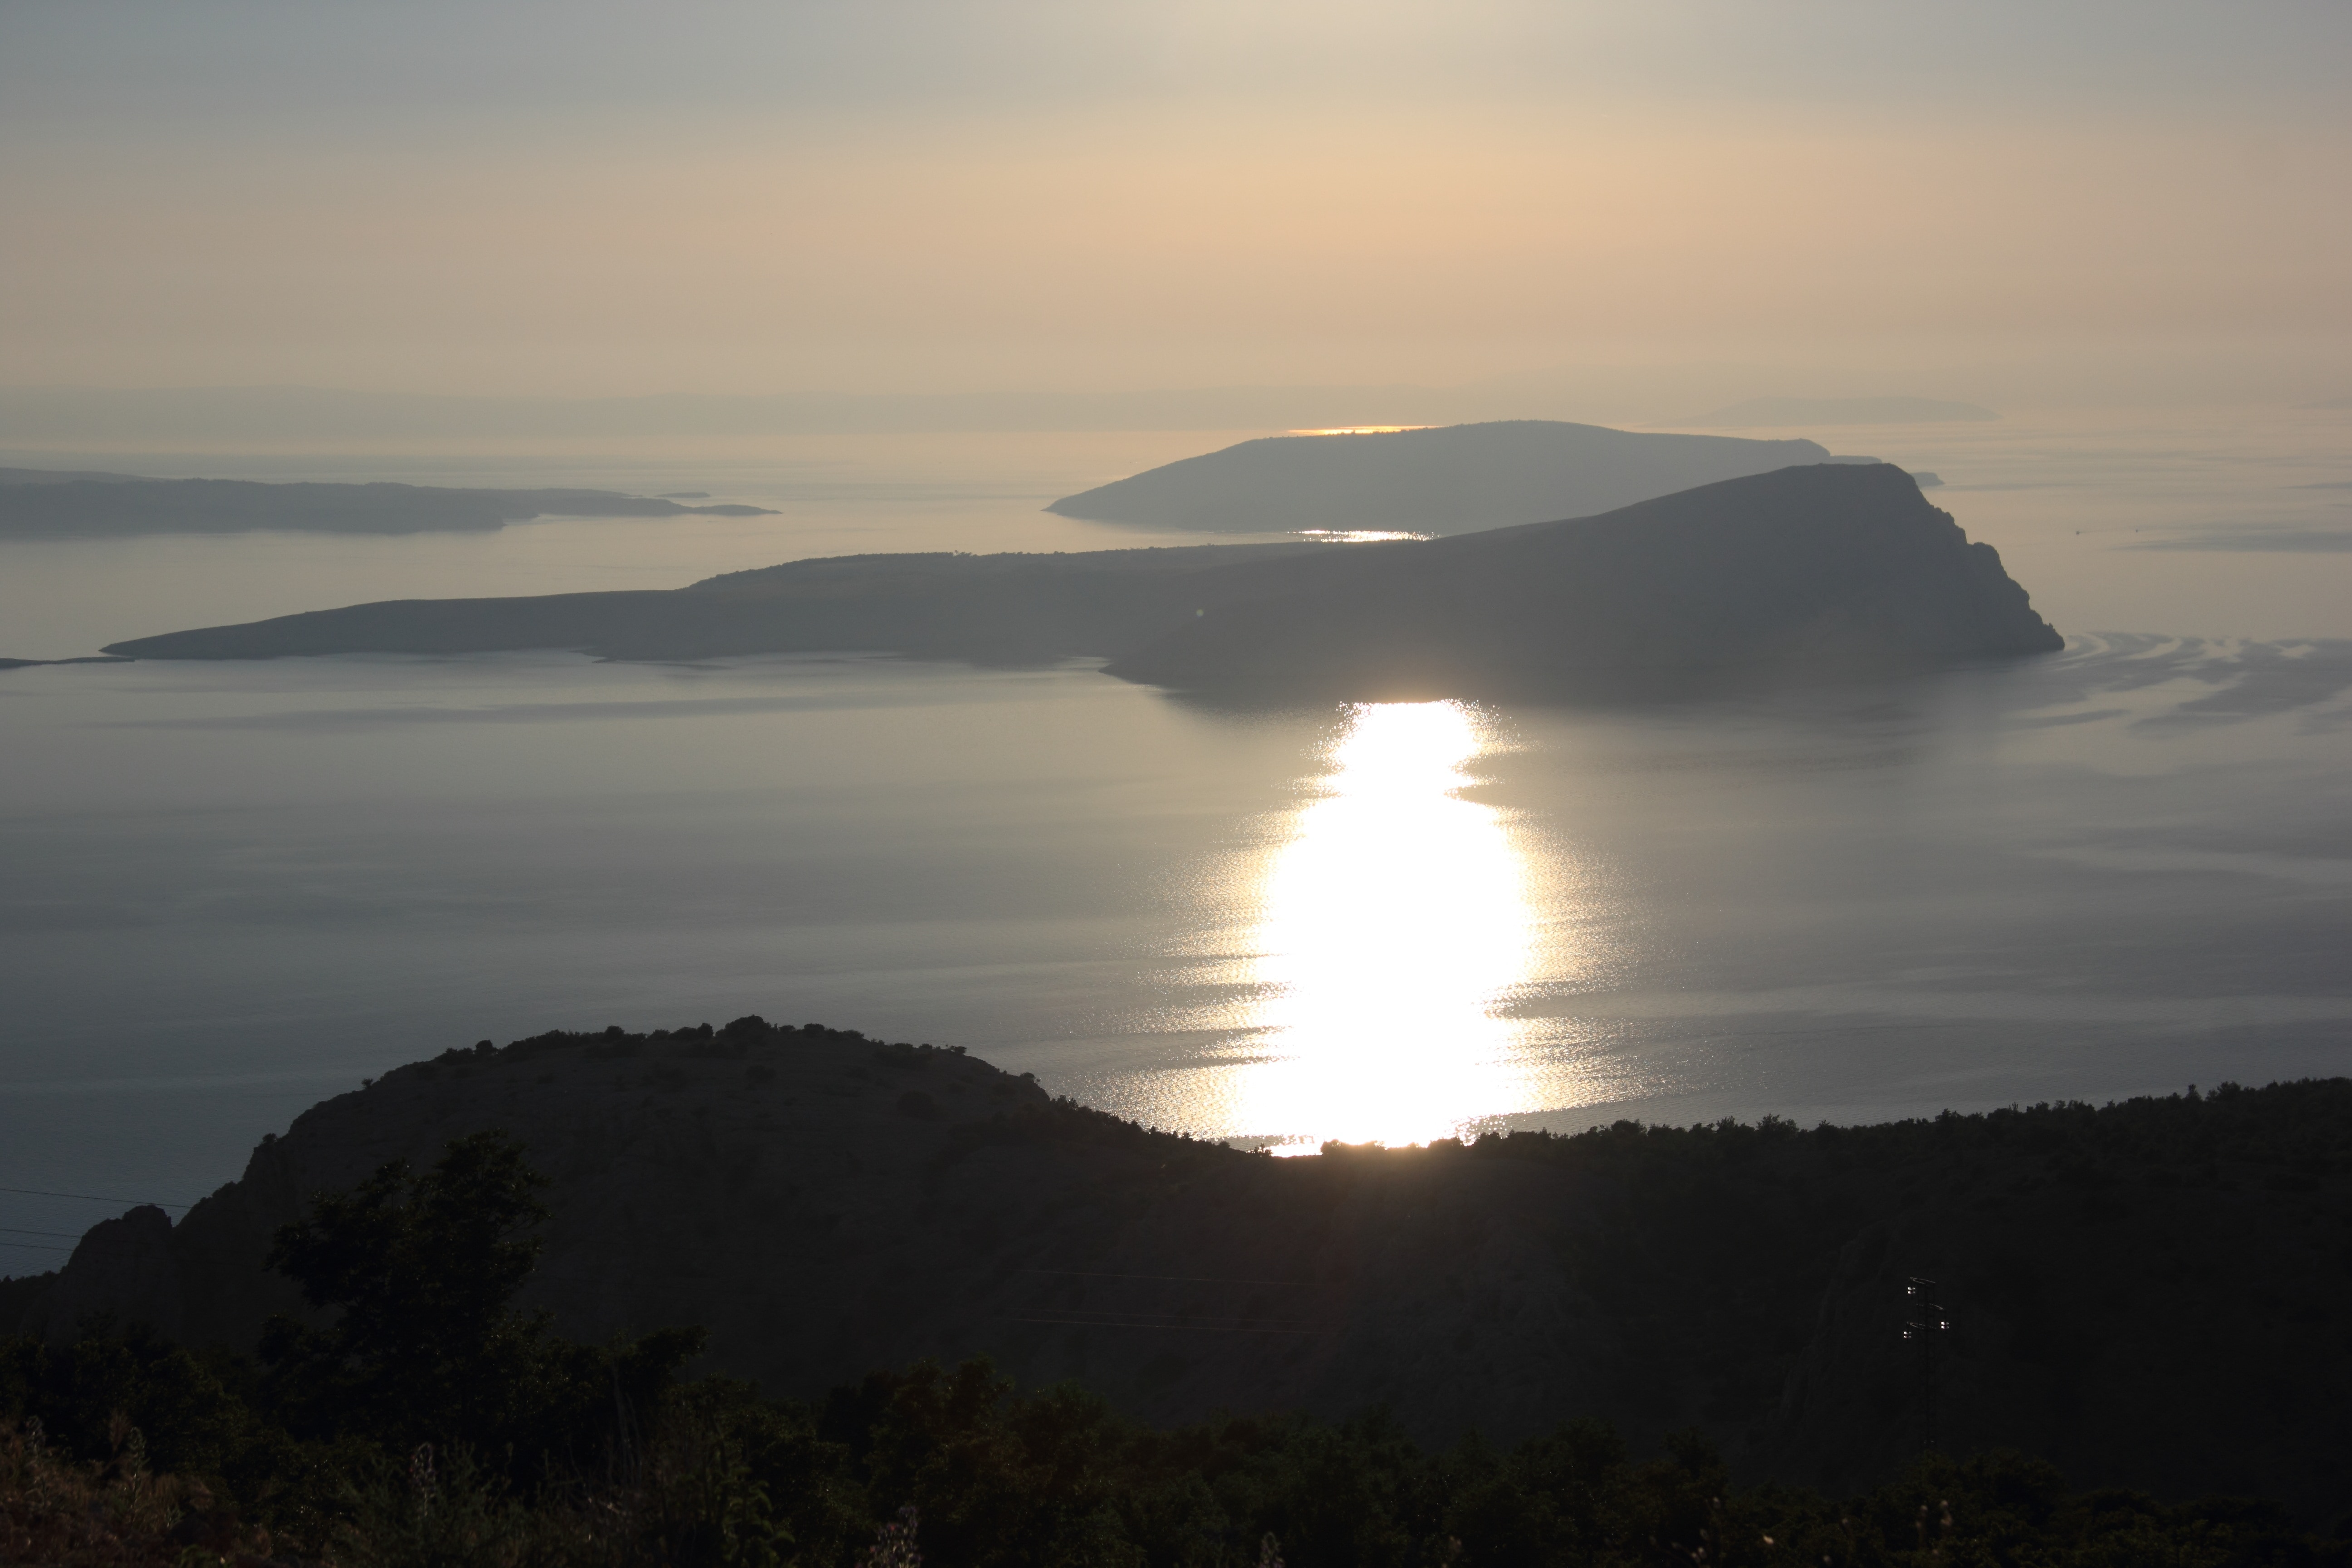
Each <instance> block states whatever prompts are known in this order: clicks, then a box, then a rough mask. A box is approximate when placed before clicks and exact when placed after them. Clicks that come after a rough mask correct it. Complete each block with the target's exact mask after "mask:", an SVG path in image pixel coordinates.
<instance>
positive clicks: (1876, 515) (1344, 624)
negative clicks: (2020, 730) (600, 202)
mask: <svg viewBox="0 0 2352 1568" xmlns="http://www.w3.org/2000/svg"><path fill="white" fill-rule="evenodd" d="M2061 646H2063V641H2062V639H2061V638H2060V637H2059V636H2058V634H2057V633H2056V632H2055V631H2053V630H2052V629H2051V627H2050V626H2049V625H2048V624H2047V623H2046V622H2044V621H2043V620H2042V618H2041V617H2040V616H2037V615H2035V614H2034V613H2033V610H2032V606H2031V605H2030V604H2029V603H2028V600H2027V596H2026V593H2025V590H2024V589H2022V588H2021V587H2020V586H2018V584H2015V583H2014V582H2012V581H2011V579H2010V578H2009V576H2008V574H2006V573H2005V572H2004V571H2003V570H2002V569H2001V565H2000V557H1999V556H1998V555H1997V554H1996V553H1995V552H1993V550H1992V549H1991V548H1990V546H1988V545H1984V544H1971V543H1969V541H1968V539H1967V537H1966V535H1965V534H1963V533H1962V532H1961V531H1960V529H1959V527H1958V525H1957V524H1956V523H1955V522H1954V521H1952V519H1951V518H1950V517H1949V516H1948V515H1947V514H1946V513H1944V512H1942V511H1940V510H1937V509H1936V508H1935V507H1933V506H1931V505H1929V504H1928V502H1927V500H1926V498H1925V497H1923V496H1922V495H1921V494H1920V493H1919V489H1918V487H1917V486H1916V484H1914V483H1913V482H1912V480H1911V478H1910V476H1909V475H1907V474H1906V473H1904V472H1903V471H1902V470H1901V469H1899V468H1891V467H1887V466H1885V465H1883V464H1872V465H1867V466H1853V465H1837V464H1814V465H1811V466H1807V467H1802V468H1782V469H1780V470H1778V471H1776V472H1773V473H1769V474H1759V475H1756V476H1752V477H1749V478H1746V479H1730V480H1726V481H1724V482H1722V483H1719V484H1713V485H1706V486H1702V487H1700V488H1698V489H1692V490H1686V491H1684V492H1682V493H1680V494H1677V495H1674V496H1669V497H1665V498H1663V499H1660V500H1651V501H1645V502H1643V503H1641V504H1639V505H1635V506H1631V507H1624V508H1621V509H1619V510H1616V511H1613V512H1608V513H1604V514H1602V515H1601V516H1598V517H1591V518H1584V519H1578V520H1570V521H1560V522H1547V523H1537V524H1532V525H1528V526H1523V527H1518V528H1511V529H1497V530H1490V531H1485V532H1480V533H1474V534H1467V535H1464V536H1462V537H1459V538H1454V539H1444V540H1433V541H1401V542H1386V543H1376V544H1348V545H1338V544H1316V543H1293V544H1270V545H1202V546H1194V547H1189V548H1180V549H1167V550H1119V551H1098V552H1079V553H1073V554H1056V555H951V554H904V555H864V556H845V557H837V558H833V559H827V560H818V561H799V562H793V563H787V564H785V565H781V566H772V567H767V568H764V569H762V570H759V571H752V572H741V573H734V574H729V575H727V576H722V577H714V578H710V579H709V580H707V581H705V582H701V583H697V584H693V585H691V586H689V587H686V588H679V589H674V590H667V591H662V590H651V591H630V592H614V593H598V594H562V595H545V596H541V597H530V598H505V599H437V600H396V601H389V602H385V603H381V604H373V605H352V606H349V607H346V608H342V609H336V610H320V611H312V612H309V613H306V614H302V615H295V616H278V617H277V618H274V619H271V620H265V621H254V622H249V623H247V624H245V625H241V626H212V627H205V628H202V629H198V630H191V631H184V632H173V633H167V634H164V635H162V636H158V637H139V638H134V639H132V640H131V641H127V642H120V643H115V644H113V645H111V646H110V647H108V648H107V649H106V650H105V651H106V652H108V653H110V654H115V655H121V656H128V657H132V658H190V659H219V658H280V657H284V656H288V655H298V654H336V653H428V654H458V653H474V652H490V651H498V650H512V649H523V648H570V649H577V650H579V651H582V652H585V653H592V654H595V655H598V656H601V657H604V658H637V659H678V658H712V657H718V656H723V655H730V654H757V653H787V652H814V651H824V650H871V651H882V652H895V653H901V654H908V655H913V656H916V657H921V658H958V659H969V660H972V661H974V662H982V663H1024V662H1044V661H1051V660H1055V659H1059V658H1074V657H1094V658H1105V659H1108V660H1109V661H1110V663H1109V666H1108V668H1109V670H1110V672H1111V673H1112V674H1114V675H1118V676H1121V677H1124V678H1126V679H1134V680H1139V681H1145V682H1150V683H1152V684H1157V685H1161V686H1167V687H1171V688H1175V689H1183V690H1191V691H1199V692H1202V693H1205V694H1211V695H1216V696H1223V697H1230V698H1234V699H1239V700H1279V701H1288V700H1328V699H1341V700H1383V699H1394V698H1413V697H1430V696H1465V697H1467V696H1543V695H1564V696H1571V697H1593V698H1604V699H1606V698H1618V697H1628V696H1633V697H1638V696H1646V695H1655V694H1665V693H1671V692H1680V691H1688V690H1704V689H1714V688H1721V687H1725V686H1748V685H1754V684H1758V683H1763V684H1771V683H1776V682H1780V681H1787V680H1797V681H1803V680H1811V679H1821V678H1825V677H1826V678H1831V679H1843V678H1849V677H1865V678H1866V677H1872V676H1878V675H1886V674H1895V673H1902V672H1905V671H1909V670H1915V669H1920V668H1930V667H1933V666H1936V665H1940V664H1947V663H1950V662H1953V661H1955V660H1965V659H1972V658H1998V657H2004V656H2011V655H2018V654H2030V653H2040V652H2047V651H2051V650H2054V649H2056V648H2058V647H2061Z"/></svg>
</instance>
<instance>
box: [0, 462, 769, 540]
mask: <svg viewBox="0 0 2352 1568" xmlns="http://www.w3.org/2000/svg"><path fill="white" fill-rule="evenodd" d="M689 512H699V513H703V514H706V515H709V516H717V517H764V516H771V515H772V513H771V512H770V511H769V510H768V509H767V508H765V507H756V506H732V505H729V506H681V505H679V504H678V503H677V501H675V500H667V499H664V498H660V497H654V496H633V495H624V494H622V493H621V492H620V491H618V490H580V489H541V490H508V489H445V488H443V487H440V486H436V485H401V484H364V485H338V484H313V483H308V482H303V483H292V484H266V483H262V482H259V481H257V480H252V479H140V478H138V477H136V476H133V475H130V474H103V473H87V472H75V473H68V472H62V471H56V470H49V469H42V468H0V539H121V538H126V537H131V536H134V535H139V534H158V533H251V532H257V531H263V530H280V531H290V532H301V533H453V532H454V533H485V532H490V531H496V530H498V529H499V528H503V527H504V526H506V525H507V524H508V523H509V522H521V521H528V520H529V519H531V518H534V517H677V516H681V515H684V514H686V513H689Z"/></svg>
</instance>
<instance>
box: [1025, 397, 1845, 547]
mask: <svg viewBox="0 0 2352 1568" xmlns="http://www.w3.org/2000/svg"><path fill="white" fill-rule="evenodd" d="M1830 460H1831V458H1830V454H1829V451H1828V449H1827V448H1825V447H1820V446H1817V445H1815V444H1814V443H1812V442H1811V441H1751V440H1746V439H1742V438H1740V437H1730V436H1683V435H1644V434H1640V433H1637V432H1633V431H1628V430H1611V429H1608V428H1606V427H1604V426H1599V425H1570V424H1565V423H1562V422H1560V421H1558V420H1550V419H1513V420H1498V421H1496V422H1494V423H1491V424H1485V425H1448V426H1437V427H1433V428H1430V429H1424V430H1391V431H1380V432H1375V433H1368V434H1360V435H1334V436H1270V437H1265V438H1263V439H1261V440H1255V441H1244V442H1242V443H1241V444H1240V445H1238V446H1234V447H1225V448H1224V449H1223V450H1222V451H1217V452H1209V453H1205V454H1203V455H1202V456H1201V457H1197V458H1184V459H1183V460H1182V461H1181V462H1174V463H1167V464H1163V465H1161V466H1160V467H1159V468H1151V469H1148V470H1146V471H1145V472H1143V473H1140V474H1137V475H1135V476H1133V477H1132V478H1129V479H1119V480H1118V481H1116V482H1115V483H1112V484H1108V485H1102V486H1098V487H1097V488H1096V489H1090V490H1086V491H1083V492H1081V493H1080V494H1077V495H1074V496H1064V497H1063V498H1062V499H1061V500H1057V501H1055V503H1054V504H1053V505H1051V506H1049V507H1047V508H1046V509H1045V510H1047V511H1052V512H1059V513H1060V514H1062V515H1063V516H1064V517H1083V518H1089V519H1092V520H1094V521H1099V522H1129V523H1144V524H1149V525H1150V526H1151V527H1154V528H1180V529H1195V530H1199V531H1202V532H1207V533H1281V532H1293V531H1307V530H1321V531H1386V532H1407V533H1425V534H1449V533H1467V532H1470V531H1473V530H1476V529H1483V528H1505V527H1508V526H1510V525H1512V524H1514V523H1522V522H1541V521H1545V520H1546V519H1549V518H1560V517H1585V516H1590V515H1591V514H1592V513H1594V512H1600V511H1609V510H1613V509H1615V508H1617V507H1622V506H1628V505H1631V504H1632V503H1633V502H1635V501H1641V500H1650V499H1651V498H1652V497H1654V496H1663V495H1671V494H1672V493H1674V492H1675V491H1676V490H1684V489H1690V488H1691V487H1692V486H1694V485H1704V484H1710V483H1713V482H1714V481H1716V480H1717V479H1738V478H1740V477H1741V476H1743V475H1747V474H1761V473H1769V471H1771V470H1772V469H1774V468H1787V467H1789V466H1790V464H1792V463H1820V462H1826V461H1830Z"/></svg>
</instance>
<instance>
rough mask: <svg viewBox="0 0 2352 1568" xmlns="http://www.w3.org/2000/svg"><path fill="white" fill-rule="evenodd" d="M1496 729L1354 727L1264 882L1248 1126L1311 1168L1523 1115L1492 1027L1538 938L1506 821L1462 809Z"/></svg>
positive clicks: (1461, 718) (1477, 724)
mask: <svg viewBox="0 0 2352 1568" xmlns="http://www.w3.org/2000/svg"><path fill="white" fill-rule="evenodd" d="M1485 723H1486V721H1485V720H1484V718H1483V716H1482V715H1480V714H1479V712H1478V711H1477V710H1475V709H1473V708H1470V707H1467V706H1465V705H1464V704H1462V703H1459V702H1416V703H1381V704H1367V705H1361V706H1358V707H1356V708H1354V709H1352V710H1350V713H1349V721H1348V725H1347V728H1346V730H1345V731H1343V732H1342V733H1341V734H1340V736H1339V738H1338V740H1337V741H1336V742H1334V743H1333V745H1332V746H1331V749H1330V753H1329V761H1330V765H1331V771H1330V772H1329V773H1328V775H1327V776H1326V777H1325V778H1324V779H1323V780H1322V790H1323V793H1322V795H1321V796H1320V798H1318V799H1317V800H1315V801H1313V802H1312V803H1310V804H1309V805H1307V806H1306V807H1304V808H1303V809H1302V810H1301V811H1300V813H1299V816H1298V822H1297V835H1296V837H1293V838H1292V839H1291V840H1290V841H1289V842H1288V843H1287V844H1286V845H1284V846H1283V847H1281V848H1280V849H1279V850H1277V851H1276V854H1275V856H1274V858H1273V859H1272V862H1271V865H1270V868H1269V869H1268V871H1267V873H1266V881H1265V894H1264V904H1263V908H1264V910H1265V914H1264V918H1263V920H1262V921H1261V923H1260V925H1259V927H1258V930H1257V932H1256V941H1255V944H1254V946H1255V952H1256V957H1255V959H1254V960H1253V963H1252V971H1253V973H1252V978H1253V979H1254V980H1255V983H1256V984H1257V986H1258V987H1259V988H1260V989H1259V994H1260V996H1261V997H1262V998H1263V1000H1262V1002H1261V1004H1260V1006H1259V1008H1258V1016H1257V1023H1258V1026H1259V1028H1260V1030H1261V1031H1262V1033H1260V1034H1259V1036H1258V1039H1257V1045H1258V1047H1259V1050H1260V1051H1261V1052H1262V1055H1261V1058H1260V1059H1259V1060H1258V1061H1257V1062H1256V1063H1255V1064H1254V1065H1252V1066H1250V1067H1247V1068H1244V1069H1243V1070H1242V1072H1241V1073H1240V1075H1239V1078H1240V1082H1239V1083H1238V1084H1237V1085H1235V1086H1234V1088H1235V1091H1236V1101H1237V1103H1236V1106H1235V1110H1236V1112H1237V1114H1236V1116H1235V1121H1237V1122H1238V1124H1240V1125H1241V1126H1244V1127H1247V1128H1251V1129H1264V1130H1267V1131H1272V1130H1276V1129H1279V1130H1281V1131H1282V1132H1284V1133H1286V1134H1287V1135H1288V1136H1287V1146H1288V1147H1290V1148H1293V1149H1296V1150H1298V1151H1300V1152H1305V1151H1307V1150H1312V1149H1313V1148H1315V1147H1317V1146H1318V1144H1320V1143H1321V1142H1323V1141H1324V1140H1326V1139H1331V1138H1338V1139H1341V1140H1344V1141H1346V1142H1364V1141H1366V1140H1377V1141H1380V1142H1386V1143H1391V1144H1394V1143H1412V1142H1426V1141H1427V1140H1429V1139H1431V1138H1442V1137H1445V1136H1448V1135H1449V1134H1452V1133H1454V1132H1455V1131H1459V1130H1460V1128H1461V1127H1462V1126H1463V1124H1465V1122H1469V1121H1475V1120H1476V1119H1478V1118H1480V1117H1481V1116H1486V1115H1491V1114H1493V1113H1494V1112H1495V1111H1496V1110H1497V1109H1498V1108H1501V1107H1505V1106H1508V1105H1511V1104H1514V1103H1515V1102H1516V1100H1517V1095H1516V1094H1514V1093H1513V1092H1512V1089H1513V1085H1512V1079H1514V1077H1515V1076H1516V1075H1515V1072H1514V1068H1513V1064H1512V1059H1511V1058H1512V1056H1513V1048H1512V1047H1513V1046H1514V1044H1515V1042H1516V1034H1517V1029H1516V1026H1515V1025H1513V1024H1512V1023H1511V1022H1510V1021H1508V1020H1507V1019H1505V1018H1503V1017H1499V1016H1496V1009H1497V1005H1498V1004H1500V1003H1501V1002H1503V1001H1504V1000H1505V999H1506V998H1507V995H1508V994H1509V993H1510V992H1511V990H1512V988H1513V987H1515V986H1517V985H1518V984H1521V983H1522V982H1523V981H1525V980H1526V979H1527V977H1528V963H1529V958H1530V949H1531V946H1532V942H1531V931H1532V927H1533V925H1534V923H1535V922H1534V921H1533V919H1532V917H1531V915H1530V912H1529V908H1528V896H1527V889H1526V886H1525V878H1526V871H1525V868H1523V867H1522V865H1521V864H1520V860H1519V857H1518V855H1517V851H1516V850H1515V849H1514V848H1513V847H1512V844H1511V841H1510V837H1509V835H1508V834H1507V831H1506V829H1505V825H1504V822H1503V819H1502V814H1501V813H1499V812H1497V811H1496V809H1495V808H1494V807H1492V806H1488V805H1479V804H1477V803H1475V802H1473V801H1468V800H1465V799H1463V798H1462V796H1461V794H1460V792H1461V790H1462V789H1463V787H1464V786H1465V785H1467V784H1473V783H1475V779H1474V777H1473V776H1472V775H1471V774H1470V773H1467V772H1465V767H1466V765H1467V764H1469V763H1472V762H1473V761H1475V759H1476V758H1477V757H1478V755H1479V754H1480V753H1481V752H1482V751H1484V750H1485V749H1486V745H1487V743H1488V740H1489V737H1488V736H1487V735H1486V732H1485Z"/></svg>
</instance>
